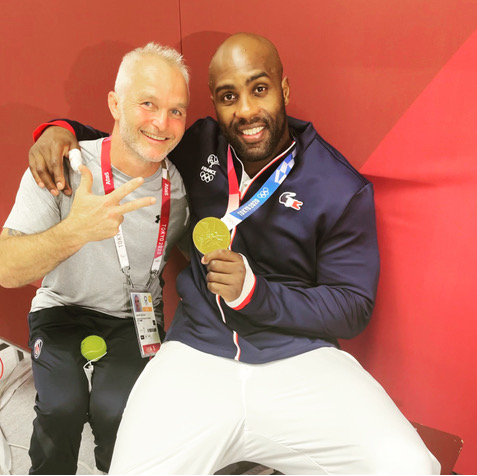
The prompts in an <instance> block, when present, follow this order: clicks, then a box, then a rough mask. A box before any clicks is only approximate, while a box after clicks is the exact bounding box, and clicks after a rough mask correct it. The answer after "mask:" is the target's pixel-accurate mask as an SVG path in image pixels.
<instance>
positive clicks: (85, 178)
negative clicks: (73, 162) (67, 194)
mask: <svg viewBox="0 0 477 476" xmlns="http://www.w3.org/2000/svg"><path fill="white" fill-rule="evenodd" d="M78 170H79V172H80V174H81V182H80V184H79V187H78V190H77V193H80V194H81V193H91V188H92V186H93V174H92V173H91V170H89V169H88V167H86V166H85V165H80V166H79V167H78Z"/></svg>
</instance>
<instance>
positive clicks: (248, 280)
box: [225, 253, 255, 308]
mask: <svg viewBox="0 0 477 476" xmlns="http://www.w3.org/2000/svg"><path fill="white" fill-rule="evenodd" d="M240 256H241V257H242V259H243V264H244V265H245V279H244V281H243V287H242V292H241V293H240V296H239V297H238V298H237V299H234V300H233V301H230V302H228V301H225V303H226V304H227V306H229V307H231V308H236V307H239V306H240V304H242V302H243V301H244V300H245V299H246V298H247V297H248V295H249V294H250V291H252V289H253V287H254V286H255V275H254V274H253V271H252V268H250V265H249V264H248V261H247V258H245V256H244V255H243V254H242V253H240Z"/></svg>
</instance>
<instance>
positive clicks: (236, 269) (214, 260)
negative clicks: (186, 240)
mask: <svg viewBox="0 0 477 476" xmlns="http://www.w3.org/2000/svg"><path fill="white" fill-rule="evenodd" d="M202 262H203V263H204V264H206V266H207V288H208V289H209V291H210V292H212V293H214V294H218V295H219V296H222V297H223V298H224V299H225V300H226V301H233V300H234V299H236V298H237V297H238V296H240V293H241V291H242V287H243V283H244V280H245V274H246V270H245V265H244V262H243V259H242V257H241V256H240V255H239V254H238V253H235V252H233V251H231V250H215V251H212V252H210V253H207V254H206V255H205V256H204V257H203V258H202Z"/></svg>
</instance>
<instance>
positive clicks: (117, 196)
mask: <svg viewBox="0 0 477 476" xmlns="http://www.w3.org/2000/svg"><path fill="white" fill-rule="evenodd" d="M143 183H144V179H143V178H142V177H137V178H134V179H132V180H130V181H129V182H126V183H125V184H123V185H121V186H120V187H118V188H117V189H116V190H114V191H113V192H111V193H110V194H109V197H110V198H111V199H112V200H115V201H116V202H120V201H121V200H122V199H123V198H125V197H127V196H128V195H129V194H130V193H131V192H134V190H136V189H137V188H139V187H140V186H141V185H142V184H143Z"/></svg>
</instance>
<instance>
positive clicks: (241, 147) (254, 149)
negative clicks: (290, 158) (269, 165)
mask: <svg viewBox="0 0 477 476" xmlns="http://www.w3.org/2000/svg"><path fill="white" fill-rule="evenodd" d="M256 123H261V124H264V125H265V128H266V129H267V130H268V132H269V137H268V139H266V140H265V141H263V142H260V143H257V144H246V143H244V142H243V141H242V140H240V138H239V137H240V136H241V135H242V134H241V133H240V131H239V130H238V128H239V127H243V126H253V124H256ZM285 127H286V112H285V106H284V105H283V106H282V108H281V109H280V111H279V112H278V114H277V115H276V120H275V119H273V118H272V116H270V115H269V114H266V113H265V114H264V115H263V116H261V117H255V118H253V119H252V120H251V121H246V120H245V119H239V120H237V121H232V122H231V123H230V124H229V126H228V127H227V128H226V127H225V126H223V125H222V124H220V129H221V131H222V134H223V135H224V137H225V138H226V139H227V141H228V143H229V144H230V145H231V146H232V147H233V149H234V150H235V153H236V154H237V156H238V157H239V158H240V159H241V160H242V161H244V162H260V161H261V160H265V159H271V158H272V156H273V155H274V154H278V153H279V152H280V151H278V150H276V148H277V146H278V144H279V143H280V141H281V139H282V138H283V134H284V133H285Z"/></svg>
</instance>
